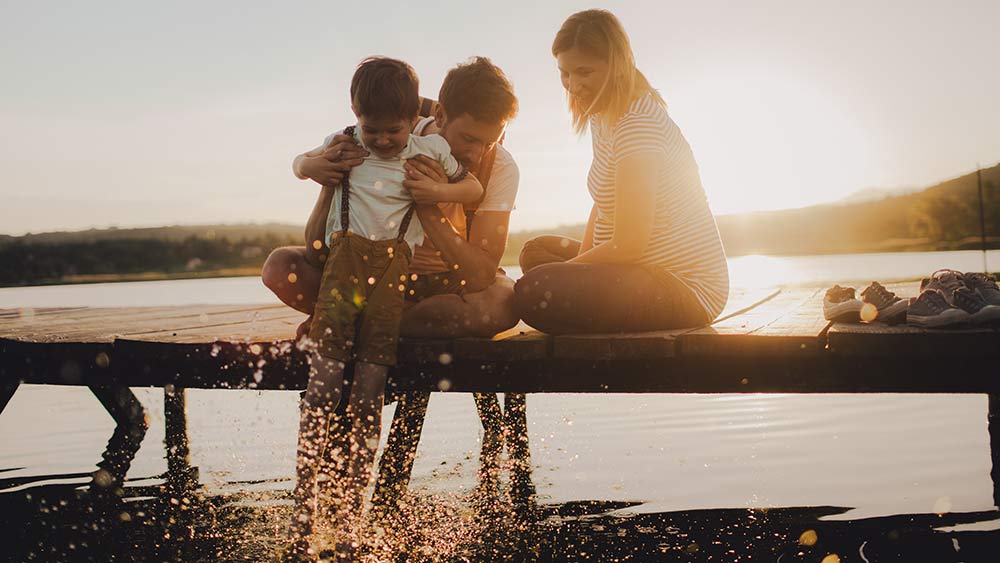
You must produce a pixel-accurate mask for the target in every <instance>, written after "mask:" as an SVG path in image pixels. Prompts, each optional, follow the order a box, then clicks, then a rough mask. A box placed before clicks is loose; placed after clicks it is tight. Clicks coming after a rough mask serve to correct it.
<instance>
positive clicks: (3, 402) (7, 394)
mask: <svg viewBox="0 0 1000 563" xmlns="http://www.w3.org/2000/svg"><path fill="white" fill-rule="evenodd" d="M20 386H21V382H20V381H19V380H16V379H12V380H8V381H4V382H3V383H0V413H3V410H4V409H5V408H7V403H9V402H10V398H11V397H13V396H14V393H16V392H17V388H18V387H20Z"/></svg>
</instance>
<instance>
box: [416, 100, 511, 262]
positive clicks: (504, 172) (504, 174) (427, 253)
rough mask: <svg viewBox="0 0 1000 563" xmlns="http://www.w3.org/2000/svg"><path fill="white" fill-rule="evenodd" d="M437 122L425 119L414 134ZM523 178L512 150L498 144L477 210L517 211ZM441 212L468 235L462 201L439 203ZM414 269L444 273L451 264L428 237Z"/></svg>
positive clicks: (419, 252) (461, 231) (460, 233)
mask: <svg viewBox="0 0 1000 563" xmlns="http://www.w3.org/2000/svg"><path fill="white" fill-rule="evenodd" d="M433 122H434V118H433V117H425V118H423V119H421V120H420V121H419V122H418V123H417V126H416V127H414V128H413V134H414V135H420V134H422V133H423V132H424V131H425V130H426V129H427V126H428V125H430V124H431V123H433ZM520 179H521V174H520V172H519V171H518V169H517V163H515V162H514V157H513V156H511V154H510V152H508V151H507V149H505V148H504V147H503V145H497V156H496V160H494V161H493V172H492V173H491V175H490V181H489V184H488V185H487V186H485V187H486V196H485V197H484V198H483V201H482V202H481V203H480V204H479V206H478V207H477V208H476V213H479V212H482V211H507V212H510V211H513V209H514V199H515V198H516V197H517V186H518V182H519V181H520ZM438 207H440V208H441V213H442V214H443V215H444V216H445V217H447V218H448V220H449V221H450V222H451V224H452V227H454V229H455V232H456V233H458V235H459V236H461V237H462V238H463V239H464V238H466V224H465V207H464V206H463V205H462V204H461V203H439V204H438ZM410 270H412V271H413V272H416V273H418V274H429V273H433V272H443V271H446V270H448V266H447V265H446V264H445V263H444V261H443V260H441V258H440V257H439V256H438V255H437V250H436V249H435V248H434V244H433V243H432V242H431V240H430V239H429V238H425V239H424V242H423V244H421V245H419V246H417V248H416V250H414V252H413V262H411V263H410Z"/></svg>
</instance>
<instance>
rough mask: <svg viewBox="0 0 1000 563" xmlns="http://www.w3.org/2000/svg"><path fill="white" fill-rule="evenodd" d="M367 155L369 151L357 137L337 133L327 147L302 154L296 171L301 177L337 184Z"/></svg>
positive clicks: (322, 183)
mask: <svg viewBox="0 0 1000 563" xmlns="http://www.w3.org/2000/svg"><path fill="white" fill-rule="evenodd" d="M366 156H368V151H366V150H365V149H363V148H362V147H361V144H360V143H358V141H357V140H356V139H355V138H353V137H350V136H348V135H336V136H335V137H334V138H333V139H332V140H331V141H330V144H329V145H328V146H327V147H326V148H323V149H322V150H320V151H310V152H308V153H306V154H304V155H302V156H300V157H299V159H298V161H297V162H296V164H297V169H296V172H298V175H299V177H301V178H309V179H310V180H312V181H314V182H316V183H317V184H320V185H323V186H337V185H339V184H340V182H341V181H342V180H343V179H344V173H346V172H350V170H351V169H352V168H354V167H355V166H357V165H359V164H361V162H362V161H363V160H364V158H365V157H366Z"/></svg>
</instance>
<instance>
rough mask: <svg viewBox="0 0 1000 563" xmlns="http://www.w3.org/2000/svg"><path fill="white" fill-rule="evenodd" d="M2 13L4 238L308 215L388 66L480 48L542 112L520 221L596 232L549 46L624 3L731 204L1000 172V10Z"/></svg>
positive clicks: (662, 86)
mask: <svg viewBox="0 0 1000 563" xmlns="http://www.w3.org/2000/svg"><path fill="white" fill-rule="evenodd" d="M415 6H419V8H417V7H412V6H407V5H404V4H391V3H390V4H368V3H342V2H332V1H326V2H308V1H304V2H295V3H276V2H252V1H241V2H224V1H214V2H184V1H180V2H137V1H134V0H133V1H122V2H110V1H89V2H82V1H80V2H75V1H63V2H13V1H10V0H0V71H2V74H0V76H2V80H3V85H4V86H3V88H0V132H2V133H0V196H2V198H0V233H5V234H14V235H20V234H24V233H26V232H43V231H52V230H78V229H86V228H91V227H101V228H103V227H110V226H117V227H135V226H156V225H174V224H208V223H248V222H255V223H265V222H281V223H293V224H301V223H304V221H305V218H306V217H307V216H308V214H309V211H310V209H311V207H312V204H313V202H314V201H315V197H316V194H317V189H318V188H317V186H316V185H315V184H314V183H312V182H309V181H305V182H304V181H300V180H297V179H296V178H295V177H294V176H293V175H292V173H291V166H290V165H291V161H292V158H293V157H294V156H295V155H296V154H298V153H300V152H303V151H305V150H308V149H310V148H312V147H314V146H316V145H317V144H319V143H320V142H321V141H322V140H323V138H324V137H325V136H326V135H327V134H328V133H329V132H331V131H334V130H336V129H340V128H342V127H343V126H345V125H348V124H350V123H352V122H353V115H352V114H351V112H350V108H349V100H348V85H349V82H350V78H351V75H352V73H353V70H354V67H355V66H356V64H357V63H358V62H359V61H360V60H361V59H363V58H364V57H366V56H369V55H376V54H377V55H386V56H393V57H398V58H402V59H404V60H406V61H407V62H409V63H410V64H411V65H413V67H414V68H415V69H416V71H417V73H418V74H419V75H420V79H421V90H422V94H424V95H426V96H429V97H436V93H437V89H438V88H439V86H440V84H441V80H442V78H443V77H444V75H445V73H446V72H447V71H448V69H449V68H451V67H452V66H454V65H455V64H456V63H458V62H460V61H462V60H465V59H467V58H468V57H470V56H473V55H485V56H488V57H490V58H491V59H492V60H493V61H494V62H495V63H497V64H498V65H499V66H501V67H502V68H503V69H504V70H505V72H506V73H507V75H508V76H509V77H510V79H511V81H512V82H513V84H514V88H515V91H516V93H517V95H518V97H519V99H520V106H521V111H520V114H519V116H518V117H517V119H516V120H515V121H514V122H512V123H511V124H510V127H509V129H508V134H507V141H506V146H507V148H508V149H509V150H510V151H511V152H512V153H513V155H514V157H515V159H516V161H517V162H518V165H519V167H520V172H521V184H520V190H519V193H518V199H517V206H516V209H515V211H514V213H513V214H512V217H511V228H512V229H513V230H521V229H541V228H545V227H549V226H555V225H559V224H571V223H582V222H584V221H585V220H586V218H587V214H588V211H589V209H590V205H591V201H590V199H589V196H588V194H587V190H586V183H585V182H586V175H587V170H588V168H589V165H590V156H591V152H590V141H589V137H588V136H584V137H582V138H578V137H577V136H575V135H574V134H573V133H572V132H571V130H570V120H569V115H568V113H567V111H566V108H565V95H564V92H563V90H562V87H561V86H560V82H559V76H558V71H557V69H556V64H555V61H554V59H553V58H552V56H551V54H550V47H551V41H552V39H553V37H554V35H555V32H556V31H557V30H558V28H559V26H560V25H561V24H562V22H563V21H564V20H565V18H566V17H567V16H569V15H570V14H572V13H573V12H575V11H578V10H581V9H586V8H591V7H601V8H606V9H609V10H611V11H612V12H614V13H615V14H616V15H617V16H618V17H619V19H620V20H621V21H622V23H623V25H624V26H625V29H626V31H627V32H628V34H629V36H630V38H631V41H632V46H633V50H634V52H635V56H636V61H637V64H638V66H639V68H640V69H641V70H642V71H643V72H644V73H645V74H646V76H647V77H648V78H649V80H650V82H651V83H652V84H653V86H654V87H656V88H657V89H658V90H659V91H660V92H661V94H662V95H663V96H664V98H665V99H666V101H667V103H668V108H669V112H670V115H671V117H672V118H673V119H674V121H676V122H677V123H678V124H679V125H680V127H681V129H682V130H683V132H684V134H685V136H686V138H687V139H688V141H689V142H690V143H691V146H692V148H693V150H694V154H695V157H696V159H697V161H698V164H699V167H700V170H701V175H702V180H703V183H704V185H705V189H706V193H707V195H708V198H709V201H710V203H711V205H712V208H713V210H714V211H715V212H716V213H720V214H722V213H736V212H744V211H752V210H764V209H781V208H788V207H800V206H804V205H811V204H816V203H823V202H830V201H836V200H839V199H842V198H844V197H847V196H849V195H851V194H854V193H856V192H858V191H860V190H865V189H870V188H874V187H879V188H886V187H889V188H895V187H919V186H927V185H931V184H934V183H936V182H938V181H941V180H944V179H947V178H951V177H954V176H958V175H960V174H963V173H967V172H970V171H972V170H974V169H975V167H976V165H977V164H981V165H983V166H991V165H993V164H995V163H996V162H997V161H998V160H1000V109H998V108H997V107H996V104H995V100H996V99H997V97H998V96H1000V73H998V72H996V69H997V68H1000V43H998V40H997V39H996V29H997V26H998V25H1000V2H997V1H996V0H981V1H974V0H967V1H962V0H958V1H953V2H939V1H938V2H924V1H918V0H909V1H865V2H856V1H853V0H848V1H842V2H829V1H825V2H817V1H811V0H766V1H753V2H751V1H733V2H718V1H702V2H697V3H695V2H674V1H663V2H649V1H646V0H642V1H636V2H631V1H629V2H610V3H605V4H602V5H594V4H590V3H580V2H571V1H546V2H537V1H532V2H528V1H520V0H517V1H514V0H511V1H506V2H502V3H493V4H487V3H481V2H472V1H447V2H445V1H440V2H435V1H424V2H420V3H417V4H415Z"/></svg>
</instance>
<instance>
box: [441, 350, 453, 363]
mask: <svg viewBox="0 0 1000 563" xmlns="http://www.w3.org/2000/svg"><path fill="white" fill-rule="evenodd" d="M451 360H452V357H451V354H449V353H448V352H442V353H441V355H440V356H438V363H440V364H441V365H443V366H446V365H448V364H450V363H451Z"/></svg>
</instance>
